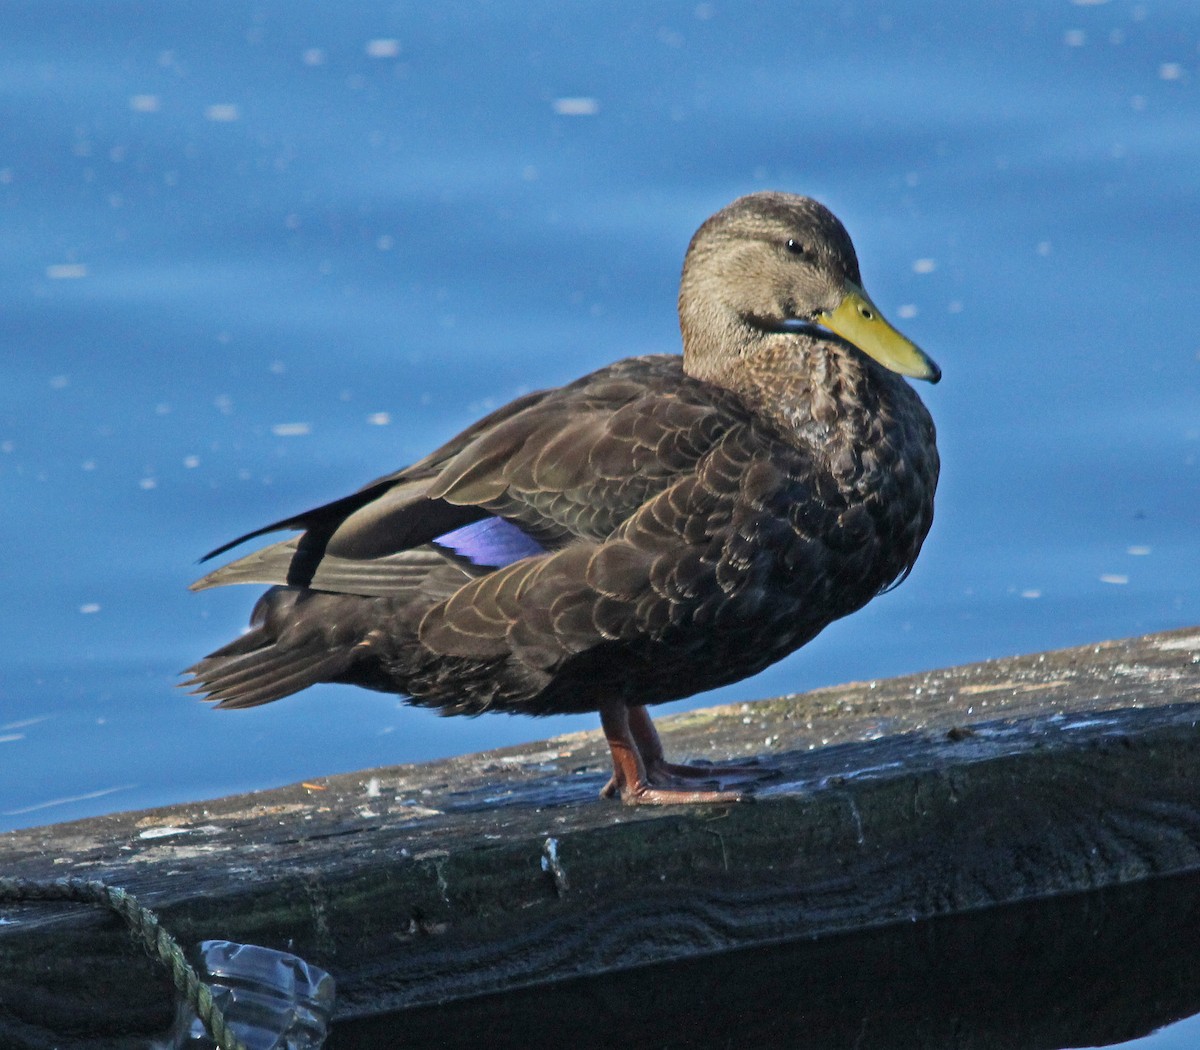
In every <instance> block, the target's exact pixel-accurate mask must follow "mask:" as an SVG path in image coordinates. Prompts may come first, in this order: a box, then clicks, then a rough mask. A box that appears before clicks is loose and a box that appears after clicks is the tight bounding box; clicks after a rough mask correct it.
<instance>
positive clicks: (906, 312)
mask: <svg viewBox="0 0 1200 1050" xmlns="http://www.w3.org/2000/svg"><path fill="white" fill-rule="evenodd" d="M896 313H897V314H898V315H899V316H900V317H902V318H904V319H905V320H908V319H909V318H910V317H916V316H917V314H918V313H920V311H919V310H918V309H917V308H916V306H914V305H913V304H912V303H905V304H904V305H903V306H901V307H900V308H899V309H898V310H897V311H896Z"/></svg>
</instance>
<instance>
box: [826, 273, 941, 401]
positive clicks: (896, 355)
mask: <svg viewBox="0 0 1200 1050" xmlns="http://www.w3.org/2000/svg"><path fill="white" fill-rule="evenodd" d="M817 320H819V321H820V322H821V324H823V325H824V326H825V327H826V328H828V329H829V330H830V331H831V332H833V333H835V334H836V335H840V336H841V337H842V338H843V339H845V340H846V341H847V342H848V343H853V344H854V345H855V346H857V347H858V348H859V349H860V350H861V351H862V352H863V353H864V354H866V355H867V356H868V357H873V358H874V359H875V360H876V361H878V362H879V363H880V364H881V365H883V367H884V368H890V369H891V370H892V371H893V372H899V373H900V374H901V375H902V376H912V377H913V378H914V379H927V380H928V381H929V382H931V383H936V382H937V381H938V380H939V379H941V378H942V370H941V369H940V368H938V366H937V365H936V364H935V363H934V362H933V359H932V358H930V357H929V355H928V354H926V353H925V351H924V350H922V349H921V348H920V347H919V346H917V345H916V343H913V342H910V341H909V340H907V339H905V338H904V336H902V335H901V334H900V333H899V332H897V331H896V329H894V328H893V327H892V326H891V325H890V324H888V322H887V320H886V319H885V318H884V316H883V314H881V313H880V312H879V308H878V307H877V306H876V305H875V304H874V303H873V302H871V297H870V296H869V295H867V293H866V292H864V291H863V290H862V289H861V288H860V287H859V286H858V285H857V284H855V283H854V282H853V281H847V282H846V295H845V298H843V299H842V301H841V302H840V303H839V304H838V306H837V308H836V309H834V310H830V311H826V312H824V313H820V314H818V315H817Z"/></svg>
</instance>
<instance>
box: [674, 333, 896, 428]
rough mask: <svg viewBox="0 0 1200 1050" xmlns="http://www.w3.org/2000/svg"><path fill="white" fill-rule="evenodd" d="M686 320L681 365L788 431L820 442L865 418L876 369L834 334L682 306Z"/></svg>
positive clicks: (863, 424) (854, 425) (870, 400)
mask: <svg viewBox="0 0 1200 1050" xmlns="http://www.w3.org/2000/svg"><path fill="white" fill-rule="evenodd" d="M701 320H702V321H703V324H700V323H696V322H698V321H701ZM681 326H682V330H683V346H684V370H685V371H686V372H687V373H688V374H689V375H691V376H693V377H695V378H696V379H702V380H704V381H705V382H709V383H714V384H716V385H717V386H721V387H724V388H725V389H727V390H732V391H734V392H735V393H736V394H738V395H739V396H740V397H741V398H742V399H743V400H744V401H745V402H746V403H747V404H748V405H749V407H750V408H752V409H753V410H754V411H755V412H756V413H758V414H759V415H763V416H766V417H767V418H769V419H770V420H771V421H772V422H774V423H775V424H776V425H777V426H778V427H779V428H780V429H781V430H782V431H783V432H784V433H789V434H794V435H796V437H797V438H799V439H800V440H803V441H806V442H812V443H814V444H817V445H823V444H826V443H829V442H834V443H836V442H838V441H839V440H843V439H850V440H853V434H854V433H855V432H857V431H858V430H859V428H860V427H862V426H866V425H868V423H869V419H868V416H869V412H870V409H869V407H868V406H869V404H870V403H871V402H872V401H873V400H874V398H872V397H870V396H869V394H868V392H867V389H866V387H867V385H868V374H867V373H868V372H869V371H876V370H877V369H872V367H871V365H872V362H869V361H866V360H865V359H864V358H863V357H862V355H860V354H858V353H856V352H855V351H854V350H853V349H851V348H850V347H847V346H844V345H842V344H841V343H840V342H838V341H837V340H834V339H824V338H820V337H819V336H817V335H812V336H810V335H807V334H802V333H795V332H771V331H766V330H764V329H763V328H761V327H757V326H755V325H753V324H752V323H750V322H748V321H746V320H744V319H742V318H740V317H737V316H736V315H734V314H723V315H721V316H718V317H714V316H708V317H704V318H702V319H701V318H689V317H688V316H687V315H686V314H683V315H681ZM733 347H736V348H737V352H736V353H734V352H731V348H733Z"/></svg>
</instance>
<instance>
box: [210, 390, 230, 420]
mask: <svg viewBox="0 0 1200 1050" xmlns="http://www.w3.org/2000/svg"><path fill="white" fill-rule="evenodd" d="M213 406H214V407H215V408H216V410H217V411H218V412H220V413H221V415H223V416H228V415H232V414H233V398H231V397H230V396H229V395H228V394H219V395H218V396H217V397H215V398H213Z"/></svg>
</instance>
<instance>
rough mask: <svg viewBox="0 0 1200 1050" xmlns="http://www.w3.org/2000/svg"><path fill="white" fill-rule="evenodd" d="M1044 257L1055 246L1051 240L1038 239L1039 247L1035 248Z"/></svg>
mask: <svg viewBox="0 0 1200 1050" xmlns="http://www.w3.org/2000/svg"><path fill="white" fill-rule="evenodd" d="M1034 251H1036V252H1037V253H1038V255H1040V256H1041V257H1042V258H1043V259H1044V258H1046V256H1047V255H1049V254H1050V253H1051V252H1052V251H1054V246H1053V245H1052V244H1051V243H1050V242H1049V241H1038V243H1037V247H1036V248H1035V249H1034Z"/></svg>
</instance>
